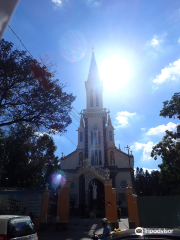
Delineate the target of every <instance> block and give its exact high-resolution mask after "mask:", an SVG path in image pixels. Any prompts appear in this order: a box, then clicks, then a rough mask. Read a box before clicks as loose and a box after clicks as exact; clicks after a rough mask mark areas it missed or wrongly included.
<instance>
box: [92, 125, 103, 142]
mask: <svg viewBox="0 0 180 240" xmlns="http://www.w3.org/2000/svg"><path fill="white" fill-rule="evenodd" d="M91 145H101V134H100V130H99V127H98V126H94V127H93V128H92V130H91Z"/></svg>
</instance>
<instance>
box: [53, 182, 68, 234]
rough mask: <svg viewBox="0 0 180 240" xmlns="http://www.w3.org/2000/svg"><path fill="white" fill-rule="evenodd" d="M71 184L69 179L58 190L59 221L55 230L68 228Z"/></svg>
mask: <svg viewBox="0 0 180 240" xmlns="http://www.w3.org/2000/svg"><path fill="white" fill-rule="evenodd" d="M69 186H70V182H69V181H67V182H66V184H65V185H64V186H62V187H61V190H60V191H58V206H57V222H56V226H55V230H67V229H68V223H69Z"/></svg>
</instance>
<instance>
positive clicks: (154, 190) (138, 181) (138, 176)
mask: <svg viewBox="0 0 180 240" xmlns="http://www.w3.org/2000/svg"><path fill="white" fill-rule="evenodd" d="M135 191H136V194H137V195H138V196H160V195H167V194H168V193H167V188H165V187H164V186H163V185H162V184H161V183H160V172H159V171H157V170H156V171H152V172H151V173H149V172H148V171H147V170H146V171H144V170H143V169H142V168H138V167H137V168H136V172H135Z"/></svg>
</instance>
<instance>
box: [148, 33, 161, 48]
mask: <svg viewBox="0 0 180 240" xmlns="http://www.w3.org/2000/svg"><path fill="white" fill-rule="evenodd" d="M160 42H162V40H161V39H158V37H157V36H154V38H153V39H152V40H151V42H150V45H151V46H152V47H154V48H155V47H157V46H158V45H159V44H160Z"/></svg>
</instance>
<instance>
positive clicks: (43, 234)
mask: <svg viewBox="0 0 180 240" xmlns="http://www.w3.org/2000/svg"><path fill="white" fill-rule="evenodd" d="M119 227H120V229H121V230H127V229H129V224H128V218H123V217H122V218H121V221H120V222H119ZM112 230H113V229H112ZM94 231H95V232H96V234H101V233H102V232H103V228H102V225H101V218H96V219H93V220H91V219H89V218H84V219H82V218H70V221H69V230H68V231H58V232H55V231H54V227H50V228H48V229H47V230H46V231H38V238H39V240H49V239H50V240H61V239H63V240H79V239H80V240H89V239H91V237H92V235H93V232H94Z"/></svg>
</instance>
